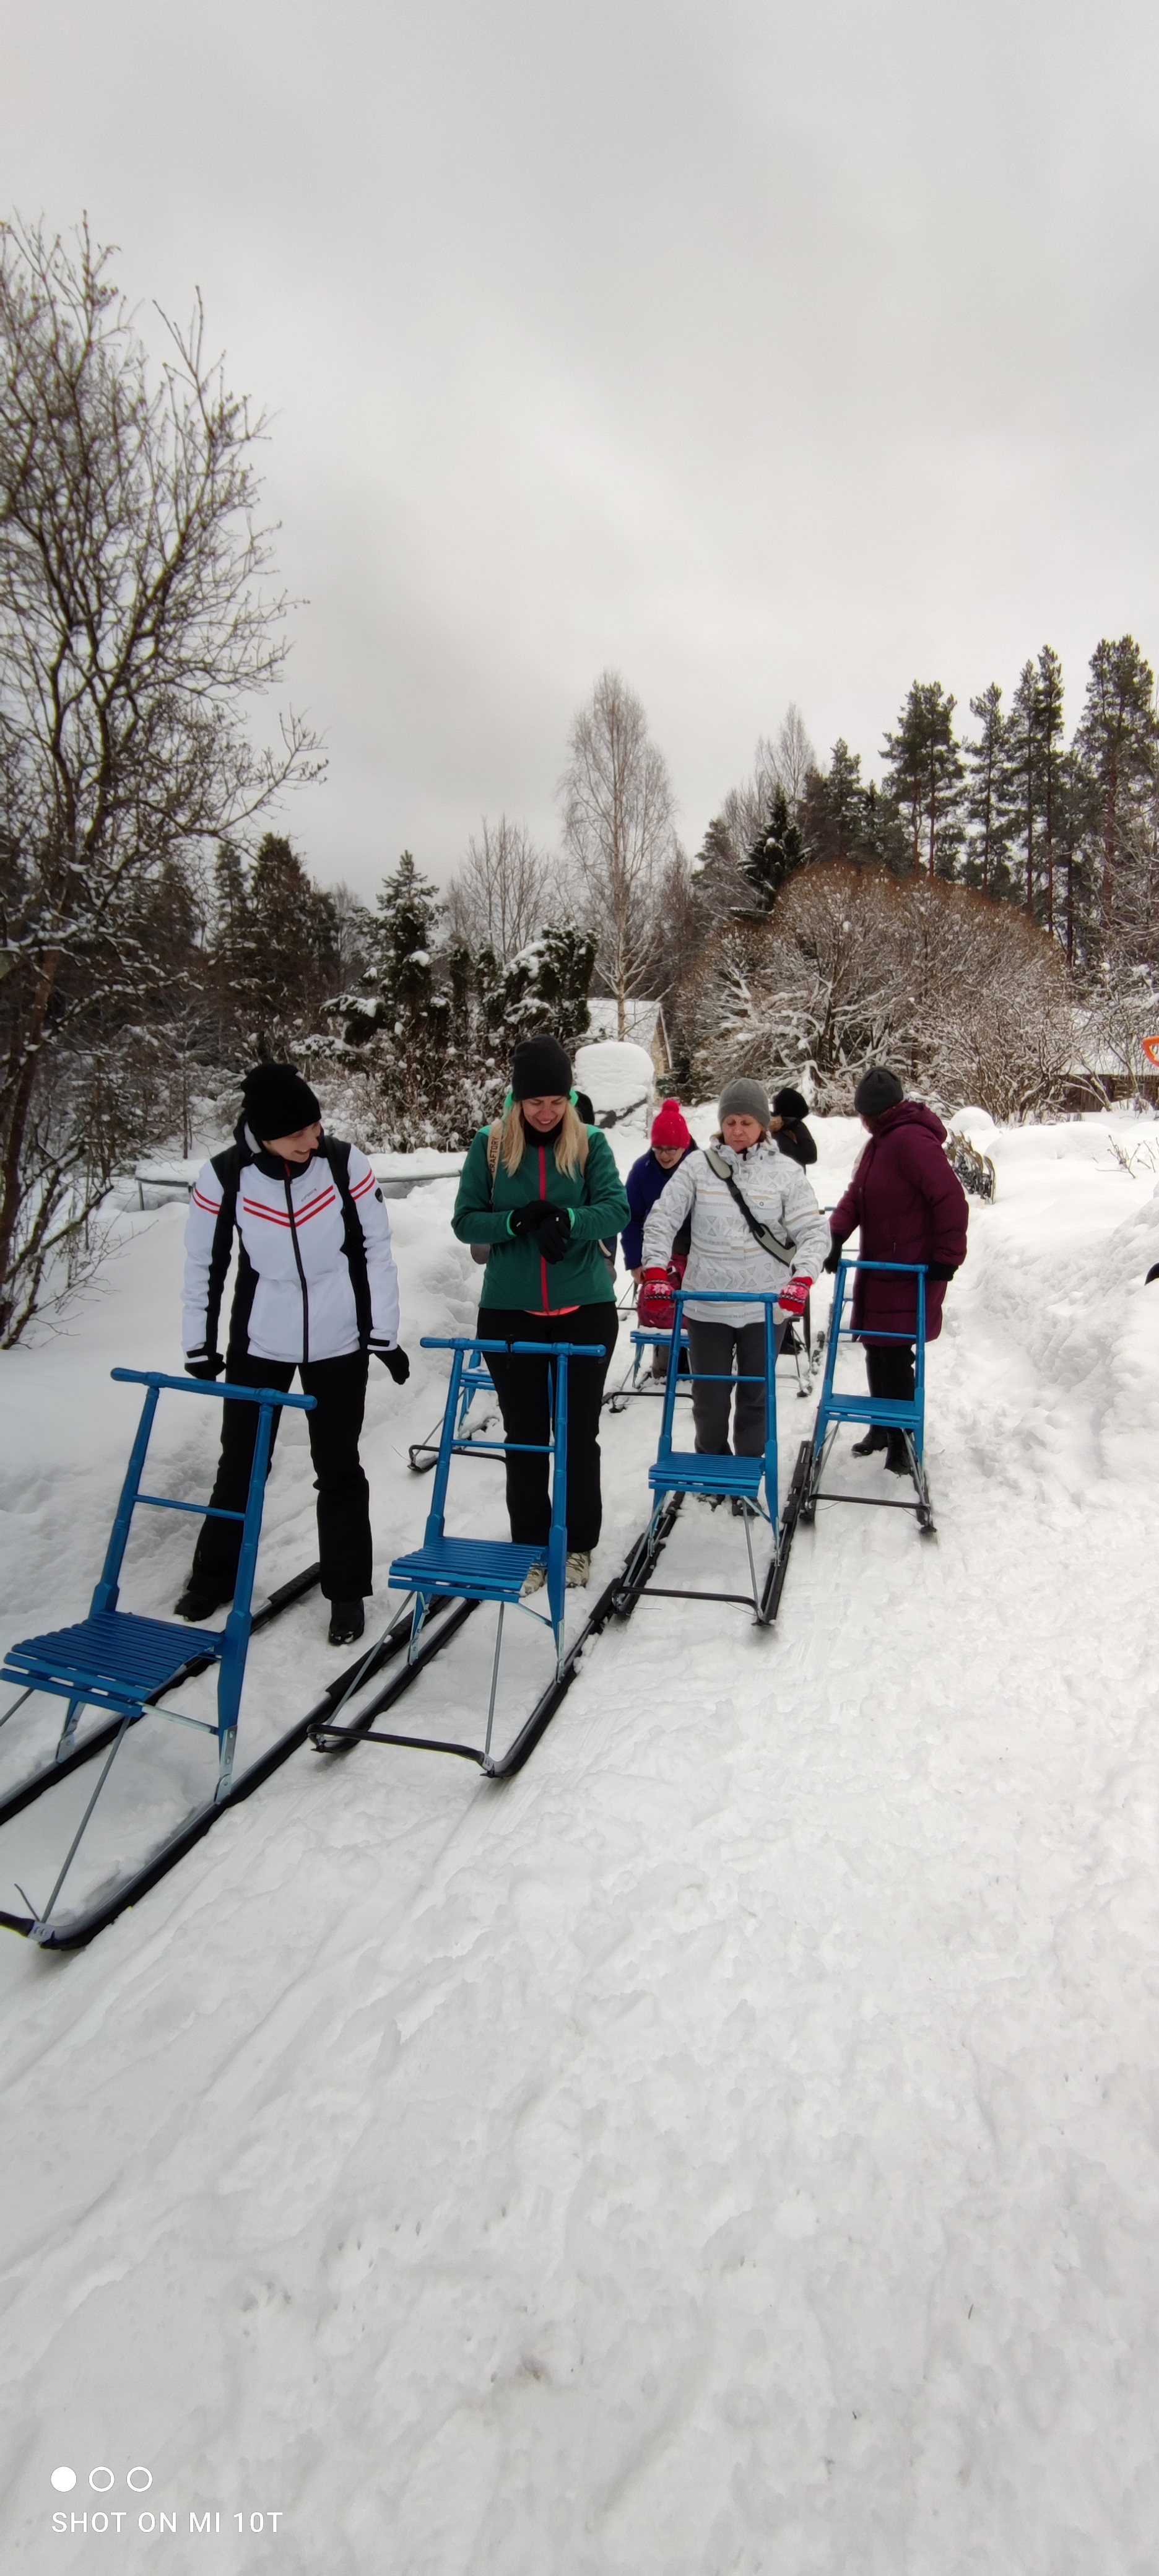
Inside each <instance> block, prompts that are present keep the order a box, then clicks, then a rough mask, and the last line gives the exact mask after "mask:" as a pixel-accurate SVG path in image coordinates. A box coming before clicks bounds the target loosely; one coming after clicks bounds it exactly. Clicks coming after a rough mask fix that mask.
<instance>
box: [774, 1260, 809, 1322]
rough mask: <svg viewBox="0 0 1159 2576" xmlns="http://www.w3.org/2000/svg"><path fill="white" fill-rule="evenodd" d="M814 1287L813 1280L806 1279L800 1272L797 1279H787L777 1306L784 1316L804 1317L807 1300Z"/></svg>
mask: <svg viewBox="0 0 1159 2576" xmlns="http://www.w3.org/2000/svg"><path fill="white" fill-rule="evenodd" d="M812 1285H813V1282H812V1280H811V1279H806V1278H805V1275H804V1273H803V1272H802V1271H799V1272H798V1274H797V1277H796V1278H795V1279H786V1281H785V1284H784V1287H783V1288H782V1290H781V1293H780V1296H779V1297H778V1299H777V1304H778V1306H779V1307H780V1309H781V1313H782V1315H792V1316H793V1317H794V1318H796V1317H797V1316H798V1315H803V1314H804V1312H805V1300H806V1298H807V1296H808V1294H809V1290H810V1288H811V1287H812Z"/></svg>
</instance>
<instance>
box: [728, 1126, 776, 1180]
mask: <svg viewBox="0 0 1159 2576" xmlns="http://www.w3.org/2000/svg"><path fill="white" fill-rule="evenodd" d="M712 1150H713V1153H714V1154H719V1155H720V1157H721V1160H722V1161H723V1162H725V1163H731V1164H732V1168H733V1170H734V1172H735V1173H736V1175H737V1178H738V1179H740V1178H741V1176H742V1175H743V1174H744V1173H745V1172H751V1171H752V1169H753V1166H754V1164H758V1163H761V1162H772V1161H773V1159H774V1157H775V1158H776V1159H777V1160H778V1161H779V1159H780V1150H779V1147H778V1146H777V1143H776V1141H775V1139H774V1138H773V1137H772V1136H758V1138H757V1141H756V1144H755V1145H745V1146H744V1147H743V1148H740V1149H738V1148H737V1146H735V1145H726V1144H725V1141H724V1138H723V1136H714V1137H713V1139H712Z"/></svg>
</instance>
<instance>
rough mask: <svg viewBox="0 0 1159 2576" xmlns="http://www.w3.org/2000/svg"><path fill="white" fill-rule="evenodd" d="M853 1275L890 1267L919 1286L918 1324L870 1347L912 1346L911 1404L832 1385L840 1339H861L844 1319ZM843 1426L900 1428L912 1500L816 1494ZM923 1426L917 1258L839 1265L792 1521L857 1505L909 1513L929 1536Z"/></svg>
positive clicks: (921, 1268)
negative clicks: (821, 1508)
mask: <svg viewBox="0 0 1159 2576" xmlns="http://www.w3.org/2000/svg"><path fill="white" fill-rule="evenodd" d="M859 1270H895V1271H899V1272H905V1273H906V1274H907V1275H908V1276H909V1277H910V1278H913V1279H915V1280H916V1282H917V1321H916V1325H915V1328H914V1331H913V1332H910V1333H885V1332H878V1331H876V1330H875V1331H874V1332H873V1334H872V1339H873V1340H874V1341H875V1342H914V1344H915V1350H914V1394H913V1401H912V1403H906V1402H904V1401H903V1400H902V1399H901V1398H899V1397H896V1396H887V1395H846V1394H844V1393H841V1392H839V1390H838V1389H837V1387H836V1386H835V1384H834V1377H835V1373H836V1367H837V1358H838V1353H839V1350H840V1347H841V1344H842V1342H851V1341H859V1340H860V1339H861V1337H862V1334H861V1330H860V1329H859V1328H858V1327H857V1326H855V1325H853V1324H847V1323H846V1322H845V1305H846V1300H847V1298H851V1297H852V1293H853V1291H852V1284H851V1281H852V1276H853V1274H855V1273H856V1272H857V1271H859ZM841 1422H851V1423H856V1424H858V1426H859V1427H860V1429H861V1430H863V1431H864V1430H867V1429H869V1428H870V1426H871V1425H880V1427H881V1429H882V1430H885V1431H900V1432H901V1434H902V1438H903V1440H904V1442H905V1448H906V1455H907V1457H908V1460H909V1469H910V1474H911V1476H912V1478H913V1483H914V1488H915V1492H916V1496H917V1499H916V1501H915V1502H912V1503H911V1502H905V1501H903V1500H902V1498H901V1496H900V1495H898V1496H896V1497H895V1496H894V1495H892V1494H890V1495H887V1494H834V1493H827V1492H825V1491H824V1490H823V1489H822V1485H821V1478H822V1476H823V1474H824V1472H825V1463H826V1460H827V1458H828V1456H829V1453H830V1450H831V1448H832V1445H833V1441H834V1438H835V1436H836V1432H837V1426H838V1424H839V1423H841ZM925 1425H926V1268H925V1263H924V1262H919V1261H862V1260H860V1259H858V1260H852V1261H839V1262H838V1265H837V1276H836V1279H835V1281H834V1284H833V1315H832V1321H831V1323H830V1327H829V1346H828V1350H827V1353H826V1358H825V1375H824V1379H823V1381H822V1386H821V1394H820V1399H819V1401H818V1405H817V1419H816V1421H815V1423H814V1426H813V1437H812V1440H811V1441H805V1442H804V1443H803V1444H802V1447H801V1450H800V1452H799V1454H798V1458H797V1465H796V1468H795V1470H794V1475H793V1483H792V1487H791V1489H790V1498H789V1504H787V1505H786V1517H787V1516H788V1511H789V1508H790V1506H791V1507H792V1511H793V1517H794V1520H796V1519H800V1520H803V1521H811V1520H812V1519H813V1518H814V1515H815V1513H816V1509H817V1505H818V1503H858V1504H861V1505H863V1506H865V1507H867V1508H868V1509H869V1510H871V1511H886V1512H913V1513H914V1514H915V1516H916V1519H917V1524H918V1528H919V1529H920V1530H921V1531H922V1532H923V1534H930V1533H932V1531H933V1528H934V1514H933V1505H932V1503H931V1500H930V1488H929V1482H928V1479H927V1476H926V1471H925V1463H924V1455H923V1452H924V1447H925Z"/></svg>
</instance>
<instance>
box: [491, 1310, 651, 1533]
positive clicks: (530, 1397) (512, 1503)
mask: <svg viewBox="0 0 1159 2576" xmlns="http://www.w3.org/2000/svg"><path fill="white" fill-rule="evenodd" d="M478 1329H479V1339H480V1341H485V1342H491V1341H496V1342H590V1343H591V1345H592V1347H593V1349H594V1350H596V1351H597V1352H598V1357H597V1358H596V1359H591V1360H586V1359H585V1360H570V1361H569V1362H568V1371H567V1543H568V1547H569V1549H571V1548H583V1549H586V1550H590V1549H592V1548H593V1547H595V1546H596V1544H597V1542H598V1540H599V1535H600V1523H601V1516H602V1509H603V1506H602V1502H601V1497H600V1442H599V1429H600V1407H601V1405H602V1403H603V1397H604V1379H605V1378H606V1376H607V1374H608V1364H609V1362H610V1360H611V1356H612V1352H613V1351H614V1349H615V1346H616V1335H617V1333H618V1331H619V1329H620V1319H619V1314H618V1311H617V1308H616V1303H615V1299H614V1298H611V1297H610V1298H609V1299H608V1301H607V1304H606V1305H604V1304H602V1303H601V1304H600V1305H598V1306H577V1307H576V1308H575V1310H574V1313H572V1314H570V1315H528V1314H524V1313H523V1312H522V1311H521V1310H520V1308H519V1307H517V1306H481V1307H480V1309H479V1327H478ZM487 1366H488V1368H489V1369H490V1371H491V1375H492V1377H493V1378H494V1380H495V1392H496V1394H497V1395H498V1398H499V1410H500V1412H501V1413H502V1416H503V1428H504V1430H505V1432H506V1434H507V1437H508V1439H509V1440H533V1441H542V1442H544V1443H545V1444H546V1442H547V1440H548V1438H549V1437H550V1432H551V1408H550V1402H549V1396H548V1362H547V1361H546V1360H537V1359H531V1358H527V1357H522V1358H516V1357H514V1356H513V1355H512V1353H511V1352H510V1351H508V1352H506V1353H501V1352H499V1351H492V1352H491V1353H490V1355H489V1357H488V1361H487ZM548 1465H549V1461H548V1459H547V1458H546V1457H545V1456H543V1455H542V1454H540V1455H538V1456H536V1455H531V1456H529V1455H528V1454H527V1452H526V1451H522V1452H519V1451H516V1452H512V1453H511V1454H510V1455H509V1456H508V1459H507V1512H508V1517H509V1519H510V1522H511V1536H512V1538H513V1539H514V1540H515V1542H516V1544H517V1545H518V1546H520V1547H544V1546H546V1544H547V1538H548V1533H549V1531H550V1528H551V1499H550V1484H549V1477H548Z"/></svg>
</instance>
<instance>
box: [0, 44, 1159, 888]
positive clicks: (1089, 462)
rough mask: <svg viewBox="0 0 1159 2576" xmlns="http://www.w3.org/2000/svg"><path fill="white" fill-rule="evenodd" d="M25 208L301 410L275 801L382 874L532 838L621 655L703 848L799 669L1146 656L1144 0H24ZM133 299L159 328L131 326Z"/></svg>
mask: <svg viewBox="0 0 1159 2576" xmlns="http://www.w3.org/2000/svg"><path fill="white" fill-rule="evenodd" d="M3 34H4V61H5V74H4V81H3V92H2V96H0V143H2V147H3V148H2V166H3V169H4V173H5V179H4V189H5V194H6V197H7V201H8V207H9V210H12V209H19V210H20V211H21V212H23V213H24V214H26V215H33V216H35V215H40V214H43V215H45V216H46V217H47V218H48V220H49V222H50V223H51V224H52V225H53V226H56V227H59V228H61V229H65V228H67V227H69V226H70V225H71V224H72V223H74V222H75V220H76V219H77V217H78V216H79V214H80V213H81V210H82V209H84V208H87V210H88V214H89V219H90V222H91V225H92V228H93V231H94V233H95V234H96V235H97V237H98V238H100V239H103V240H109V241H114V242H116V243H118V244H119V245H120V257H119V259H118V262H117V274H118V276H119V278H120V280H121V282H122V283H123V285H124V286H125V288H126V290H127V291H128V293H129V295H130V296H131V297H132V298H133V300H134V301H138V302H139V303H140V304H141V307H142V314H143V318H145V317H146V316H147V308H148V305H149V302H150V300H151V299H153V298H156V299H157V301H158V302H159V303H161V304H162V305H163V306H165V307H167V308H168V309H169V310H171V311H172V312H174V313H175V314H178V315H182V316H183V315H184V314H186V313H187V311H188V309H189V305H190V301H191V297H192V293H193V289H194V287H195V286H200V287H201V289H202V292H203V294H204V297H205V303H206V310H207V315H208V322H209V329H210V334H211V336H212V338H213V339H214V341H215V342H216V343H218V344H219V345H220V346H221V347H223V348H224V349H225V351H226V352H227V356H228V362H229V374H230V378H231V381H232V383H233V384H234V386H235V387H236V388H237V389H239V390H244V391H247V392H249V393H250V394H252V395H253V396H254V397H255V398H256V400H257V401H258V402H259V404H261V405H263V406H264V407H265V408H266V409H267V410H268V411H269V412H270V413H271V414H272V415H273V416H274V418H273V428H272V437H271V444H270V446H269V449H268V451H267V490H268V495H269V500H270V504H271V509H272V512H273V515H274V516H276V517H277V518H278V519H279V520H280V521H281V523H282V534H281V537H280V539H279V562H280V566H281V569H282V571H283V573H284V576H285V578H286V580H287V582H288V584H289V586H290V588H291V589H292V590H294V591H295V592H297V593H300V594H302V595H303V596H304V598H305V599H306V601H307V602H308V604H307V605H306V606H304V607H303V608H301V609H300V610H299V611H298V612H297V614H296V616H295V621H294V633H295V647H294V654H293V659H292V663H291V695H292V697H293V700H294V703H295V704H296V705H299V706H303V707H305V708H307V709H308V710H309V712H310V714H311V716H312V718H313V720H314V722H315V724H316V725H317V726H318V728H319V729H320V730H321V731H322V732H323V734H324V735H325V737H326V740H327V746H328V750H329V755H330V769H329V775H328V779H327V781H326V783H325V785H323V786H321V787H316V788H312V789H310V790H307V791H305V792H304V793H303V794H302V795H300V796H299V797H297V798H295V799H294V800H293V801H292V803H291V804H290V805H289V807H288V809H287V811H286V815H285V820H286V821H287V822H288V824H289V827H290V829H291V831H292V833H293V835H294V837H295V839H296V840H297V841H298V843H299V846H300V847H301V848H302V849H303V851H304V853H305V855H306V856H307V857H308V859H309V860H310V862H311V864H312V865H313V866H314V867H315V869H316V870H317V872H318V874H319V875H320V876H322V877H323V878H324V879H326V880H327V881H331V880H333V879H335V878H337V877H346V878H348V879H349V880H350V881H351V882H352V883H354V884H355V885H356V886H358V887H359V889H360V890H361V891H363V892H367V893H368V892H369V891H370V890H371V889H372V888H373V886H374V884H375V883H376V882H377V879H378V877H379V875H380V874H381V872H382V869H383V868H384V867H385V866H389V865H391V864H392V863H393V860H394V858H395V856H396V855H397V853H398V851H399V850H400V849H401V848H402V847H403V846H404V844H406V845H409V846H410V847H411V848H412V849H413V850H414V852H415V854H416V856H417V857H418V858H419V859H420V860H421V861H422V862H423V863H424V864H425V865H426V866H427V867H428V868H429V869H430V870H431V871H432V873H434V874H435V875H436V876H439V877H444V876H446V875H447V874H448V873H449V872H450V870H451V868H453V866H454V865H455V864H456V862H457V860H458V858H459V856H460V855H461V853H462V850H463V847H464V844H465V841H466V837H467V834H468V832H469V831H471V830H472V829H473V828H475V827H476V826H477V823H478V818H479V816H480V814H481V813H483V812H488V813H490V814H497V813H498V812H499V811H500V809H504V808H505V809H506V811H507V812H508V814H510V815H513V816H517V817H521V818H526V819H527V820H528V821H529V822H530V823H531V825H532V826H533V828H534V829H535V831H536V832H537V834H538V835H539V836H540V837H541V838H542V839H543V840H544V842H545V843H547V844H548V845H553V844H554V842H555V838H556V832H557V821H556V808H555V802H554V796H555V787H556V782H557V780H558V776H559V772H560V768H561V766H562V763H563V759H564V756H565V749H566V737H567V730H568V725H569V721H570V718H571V716H572V713H573V711H574V709H575V708H576V706H577V705H578V704H579V702H580V701H581V700H582V698H583V697H584V696H585V695H586V693H587V692H588V690H589V689H590V687H591V685H592V682H593V680H594V679H595V677H596V675H597V673H598V672H599V671H600V670H601V669H602V668H604V667H605V666H606V665H608V664H612V665H614V666H615V667H616V668H618V669H619V670H621V671H622V672H623V673H624V674H625V676H626V678H627V679H628V680H629V681H630V683H631V684H632V686H633V687H634V688H635V689H636V690H637V691H638V693H639V695H640V696H641V697H642V699H643V701H644V704H645V706H646V708H647V710H648V715H649V718H650V721H651V726H652V730H653V733H654V735H655V737H656V739H657V741H658V742H659V743H660V745H661V747H662V748H663V750H664V751H665V753H666V754H667V757H668V760H669V763H670V766H671V769H672V773H673V778H674V781H675V786H676V791H677V795H678V797H679V801H680V807H681V816H680V823H681V831H682V835H683V838H684V840H685V842H686V844H687V846H688V847H689V848H690V849H692V848H695V846H696V844H697V842H698V841H699V839H700V836H701V833H702V831H703V828H704V825H705V823H706V821H707V820H708V818H709V816H710V814H711V813H712V812H713V811H714V809H715V807H716V806H717V805H718V804H719V802H720V799H721V797H722V795H723V794H724V792H725V790H726V789H727V788H728V787H729V786H730V785H731V784H732V783H733V782H734V781H735V780H736V779H738V778H740V777H741V776H743V775H744V774H745V773H746V771H747V770H748V769H749V767H750V765H751V760H752V754H753V748H754V744H755V741H756V737H757V735H758V734H759V733H762V732H771V731H775V729H776V727H777V725H778V724H779V722H780V720H781V718H782V716H783V714H784V712H785V709H786V706H787V704H788V703H789V701H790V700H796V701H797V703H798V704H799V705H800V707H801V710H802V713H803V715H804V717H805V720H806V723H807V725H808V727H809V730H810V733H811V734H812V737H813V739H814V741H815V742H816V744H817V745H818V747H819V749H821V750H824V749H826V748H827V747H828V746H829V745H830V744H831V743H832V741H833V739H834V737H835V736H836V735H837V734H838V733H844V734H845V735H846V736H847V737H848V739H849V740H850V742H851V743H852V744H853V745H854V747H855V748H857V749H859V750H861V752H862V754H863V757H864V758H865V760H866V763H867V766H869V767H873V768H876V766H877V755H878V751H879V746H880V741H881V735H882V731H883V729H884V728H885V726H886V725H888V724H891V723H892V722H893V720H894V717H895V715H896V712H897V708H898V706H899V704H900V701H901V698H902V697H903V695H904V692H905V689H906V687H907V686H908V684H909V682H910V681H911V680H912V679H914V678H921V679H934V678H937V679H941V680H942V681H943V682H944V684H945V685H946V686H947V687H948V688H951V689H953V690H954V691H955V692H956V693H957V695H958V698H959V701H960V704H961V707H962V711H963V714H965V712H966V702H967V700H968V698H969V697H970V695H971V694H972V693H976V692H977V691H978V690H979V689H980V688H981V687H982V686H983V685H984V684H985V683H986V681H988V680H990V679H992V678H995V679H999V680H1001V681H1002V682H1003V683H1004V684H1005V686H1006V687H1007V688H1008V689H1009V687H1010V686H1011V685H1012V683H1013V681H1014V680H1015V678H1016V676H1017V672H1018V669H1019V666H1020V664H1021V662H1022V661H1023V660H1024V659H1025V657H1026V655H1027V654H1028V653H1031V652H1034V651H1036V650H1037V649H1038V647H1039V646H1040V645H1041V644H1043V643H1044V642H1050V643H1053V644H1054V645H1055V646H1056V647H1057V648H1058V650H1059V651H1060V652H1061V654H1062V656H1063V661H1064V666H1065V670H1066V678H1067V683H1068V716H1069V719H1070V721H1071V722H1072V723H1073V721H1074V720H1075V718H1076V717H1077V714H1078V711H1079V706H1080V703H1081V697H1082V688H1083V682H1084V677H1085V666H1086V661H1087V658H1088V656H1089V653H1090V651H1091V648H1092V646H1093V645H1094V643H1095V642H1096V641H1097V639H1098V637H1099V636H1100V635H1102V634H1112V635H1118V634H1121V633H1123V632H1124V631H1126V630H1128V629H1130V630H1131V631H1132V632H1133V633H1135V634H1136V635H1137V636H1138V638H1139V640H1140V642H1141V643H1142V645H1143V647H1144V650H1145V651H1147V653H1148V654H1149V656H1150V658H1152V660H1154V659H1155V658H1156V656H1157V655H1159V614H1157V603H1156V585H1155V568H1156V524H1157V512H1159V501H1157V483H1156V471H1155V462H1156V459H1155V448H1156V426H1157V400H1156V392H1157V382H1156V380H1157V371H1159V331H1157V329H1156V306H1157V296H1156V287H1157V283H1159V280H1157V276H1156V270H1157V266H1159V224H1157V216H1156V193H1157V184H1159V182H1157V172H1159V150H1157V144H1159V134H1157V127H1159V77H1157V75H1159V12H1157V10H1156V8H1155V6H1154V0H1094V5H1088V0H1083V5H1077V6H1076V5H1068V0H792V5H791V6H787V5H785V0H751V5H750V0H705V5H698V6H693V5H688V0H610V5H609V0H417V5H416V0H407V5H405V6H402V5H398V0H365V5H364V0H326V5H325V6H322V5H319V0H276V5H274V0H228V5H227V0H197V5H196V7H194V6H193V5H191V0H21V5H20V6H19V7H14V6H12V5H11V0H6V5H5V9H4V17H3ZM151 329H152V325H151V324H150V330H151Z"/></svg>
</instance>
